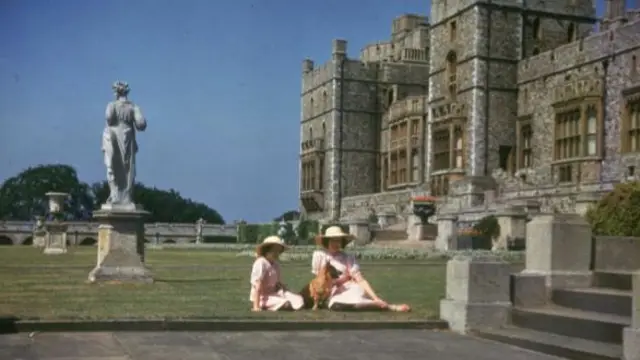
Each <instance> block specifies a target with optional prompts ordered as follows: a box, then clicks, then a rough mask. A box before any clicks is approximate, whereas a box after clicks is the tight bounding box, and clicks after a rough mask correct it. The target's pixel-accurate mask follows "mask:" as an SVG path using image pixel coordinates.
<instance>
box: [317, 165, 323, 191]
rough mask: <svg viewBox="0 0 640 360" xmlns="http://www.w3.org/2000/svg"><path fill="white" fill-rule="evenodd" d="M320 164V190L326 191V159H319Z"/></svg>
mask: <svg viewBox="0 0 640 360" xmlns="http://www.w3.org/2000/svg"><path fill="white" fill-rule="evenodd" d="M318 163H319V169H318V190H324V159H323V158H319V159H318Z"/></svg>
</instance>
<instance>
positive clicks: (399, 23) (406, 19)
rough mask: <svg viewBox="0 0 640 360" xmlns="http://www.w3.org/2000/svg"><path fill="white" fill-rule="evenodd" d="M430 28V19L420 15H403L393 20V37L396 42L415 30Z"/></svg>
mask: <svg viewBox="0 0 640 360" xmlns="http://www.w3.org/2000/svg"><path fill="white" fill-rule="evenodd" d="M428 26H429V18H428V17H426V16H423V15H418V14H403V15H400V16H398V17H397V18H395V19H393V23H392V25H391V37H392V38H393V39H394V40H395V39H396V38H401V37H403V36H404V35H406V34H408V33H410V32H412V31H413V30H415V29H418V28H421V27H428Z"/></svg>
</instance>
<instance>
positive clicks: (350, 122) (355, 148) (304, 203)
mask: <svg viewBox="0 0 640 360" xmlns="http://www.w3.org/2000/svg"><path fill="white" fill-rule="evenodd" d="M302 72H303V74H302V78H303V80H302V114H301V150H300V159H301V161H300V184H301V185H300V194H301V196H300V198H301V208H302V209H303V210H304V212H305V213H306V214H307V215H308V216H309V217H311V218H317V219H331V220H338V219H339V218H340V212H341V199H342V198H343V197H346V196H353V195H359V194H367V193H372V192H374V191H375V183H376V180H377V167H376V160H377V153H378V150H377V147H376V145H377V132H376V127H375V124H376V123H377V122H378V117H379V115H378V114H377V113H376V108H375V98H376V96H375V89H372V88H371V86H370V84H371V83H372V81H374V80H375V74H376V72H375V70H374V69H369V68H367V67H365V65H363V63H361V62H360V61H359V60H351V59H349V58H348V57H347V41H346V40H341V39H336V40H333V44H332V51H331V61H329V62H328V63H327V64H325V65H324V66H322V67H319V68H314V66H313V62H312V61H311V60H305V61H303V65H302Z"/></svg>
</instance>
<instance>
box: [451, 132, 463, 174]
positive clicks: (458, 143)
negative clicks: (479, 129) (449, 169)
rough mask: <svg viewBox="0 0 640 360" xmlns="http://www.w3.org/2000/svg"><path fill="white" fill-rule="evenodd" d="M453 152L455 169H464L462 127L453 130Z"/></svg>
mask: <svg viewBox="0 0 640 360" xmlns="http://www.w3.org/2000/svg"><path fill="white" fill-rule="evenodd" d="M453 144H454V145H453V151H454V159H455V160H454V161H455V163H454V167H455V168H456V169H462V168H464V154H463V152H464V151H463V149H464V146H463V132H462V127H461V126H459V125H458V126H456V127H455V129H454V130H453Z"/></svg>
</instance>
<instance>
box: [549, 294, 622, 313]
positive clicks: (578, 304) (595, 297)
mask: <svg viewBox="0 0 640 360" xmlns="http://www.w3.org/2000/svg"><path fill="white" fill-rule="evenodd" d="M551 300H552V302H553V303H554V304H557V305H560V306H564V307H567V308H573V309H578V310H585V311H593V312H599V313H605V314H613V315H620V316H631V305H632V300H633V299H632V292H631V291H629V290H618V289H608V288H586V289H557V290H554V291H553V292H552V293H551Z"/></svg>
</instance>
